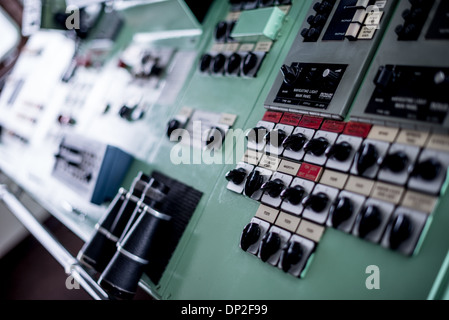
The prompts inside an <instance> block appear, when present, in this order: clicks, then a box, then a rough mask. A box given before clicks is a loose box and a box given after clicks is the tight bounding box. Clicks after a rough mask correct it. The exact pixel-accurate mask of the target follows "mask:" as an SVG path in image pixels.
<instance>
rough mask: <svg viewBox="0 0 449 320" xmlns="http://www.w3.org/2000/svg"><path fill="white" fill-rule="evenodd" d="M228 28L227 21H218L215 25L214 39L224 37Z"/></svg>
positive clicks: (218, 39)
mask: <svg viewBox="0 0 449 320" xmlns="http://www.w3.org/2000/svg"><path fill="white" fill-rule="evenodd" d="M227 29H228V23H227V22H226V21H220V22H218V23H217V25H216V26H215V32H214V35H215V40H217V41H220V40H222V39H224V38H225V36H226V31H227Z"/></svg>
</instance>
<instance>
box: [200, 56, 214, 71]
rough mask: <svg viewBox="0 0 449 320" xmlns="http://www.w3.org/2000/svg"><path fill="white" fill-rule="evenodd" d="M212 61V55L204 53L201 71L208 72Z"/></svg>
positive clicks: (201, 60)
mask: <svg viewBox="0 0 449 320" xmlns="http://www.w3.org/2000/svg"><path fill="white" fill-rule="evenodd" d="M211 63H212V56H211V55H210V54H208V53H205V54H203V55H202V56H201V59H200V71H201V72H206V71H207V70H209V68H210V64H211Z"/></svg>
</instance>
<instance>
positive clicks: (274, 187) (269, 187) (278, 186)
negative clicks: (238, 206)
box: [260, 179, 285, 198]
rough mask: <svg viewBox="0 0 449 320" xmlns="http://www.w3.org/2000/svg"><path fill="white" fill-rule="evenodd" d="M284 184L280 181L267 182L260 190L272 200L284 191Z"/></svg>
mask: <svg viewBox="0 0 449 320" xmlns="http://www.w3.org/2000/svg"><path fill="white" fill-rule="evenodd" d="M284 187H285V185H284V182H283V181H282V180H281V179H274V180H269V181H267V182H265V183H263V184H262V186H261V187H260V189H262V190H264V191H265V192H266V193H268V195H269V196H270V197H272V198H277V197H279V195H280V194H281V192H282V190H284Z"/></svg>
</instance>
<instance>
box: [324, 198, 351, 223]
mask: <svg viewBox="0 0 449 320" xmlns="http://www.w3.org/2000/svg"><path fill="white" fill-rule="evenodd" d="M353 211H354V207H353V205H352V201H351V200H350V199H349V198H347V197H339V198H338V199H337V201H335V203H334V204H332V206H331V208H330V210H329V214H330V216H331V222H332V226H333V227H334V228H337V227H338V226H339V225H340V224H342V223H343V222H345V221H346V220H348V219H349V218H350V217H351V216H352V213H353Z"/></svg>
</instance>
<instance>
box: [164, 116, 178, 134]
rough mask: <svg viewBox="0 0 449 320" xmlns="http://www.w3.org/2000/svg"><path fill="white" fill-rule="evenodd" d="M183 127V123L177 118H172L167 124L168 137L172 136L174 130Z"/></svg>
mask: <svg viewBox="0 0 449 320" xmlns="http://www.w3.org/2000/svg"><path fill="white" fill-rule="evenodd" d="M180 127H181V123H180V122H179V121H178V120H176V119H172V120H170V121H169V122H168V124H167V130H166V133H167V137H169V138H170V136H171V134H172V133H173V131H175V130H176V129H179V128H180Z"/></svg>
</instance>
